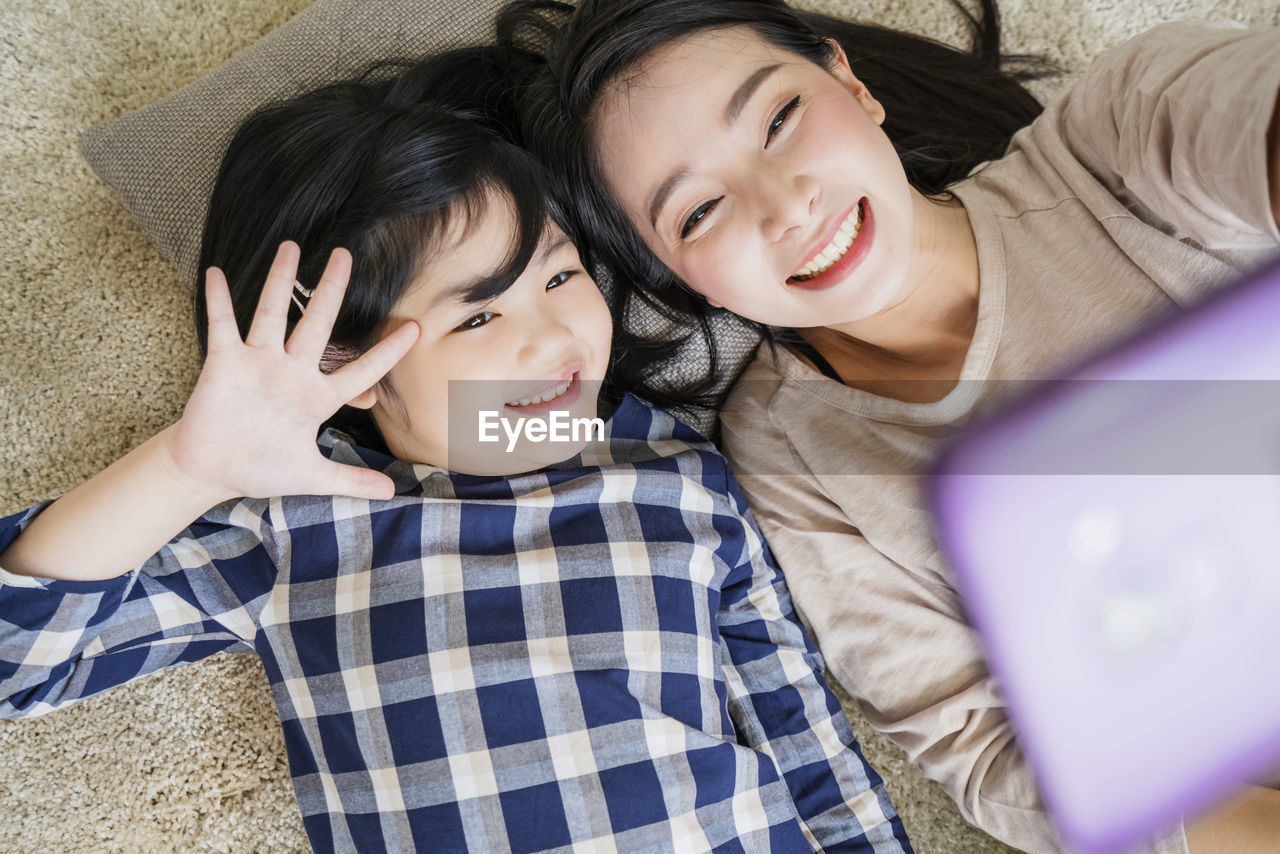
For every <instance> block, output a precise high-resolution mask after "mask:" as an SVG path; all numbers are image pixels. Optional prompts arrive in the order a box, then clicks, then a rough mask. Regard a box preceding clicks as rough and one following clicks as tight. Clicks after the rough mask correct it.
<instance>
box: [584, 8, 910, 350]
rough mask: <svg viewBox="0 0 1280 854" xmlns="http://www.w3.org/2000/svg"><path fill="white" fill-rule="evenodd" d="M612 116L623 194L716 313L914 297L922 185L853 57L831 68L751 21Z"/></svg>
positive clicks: (699, 39) (864, 308) (754, 313)
mask: <svg viewBox="0 0 1280 854" xmlns="http://www.w3.org/2000/svg"><path fill="white" fill-rule="evenodd" d="M597 118H598V123H597V142H598V150H599V151H600V156H601V158H602V164H603V168H604V173H605V179H606V182H607V184H608V186H609V190H610V192H611V193H612V194H613V196H614V198H615V199H616V200H617V201H618V202H619V204H620V205H621V207H622V209H623V211H624V212H625V213H626V214H627V217H628V218H629V219H630V220H631V222H632V223H633V224H634V225H635V227H636V229H638V231H639V233H640V235H641V237H642V238H643V239H644V241H645V243H646V244H648V246H649V247H650V248H651V249H652V250H653V251H654V252H655V253H656V254H657V256H658V257H659V258H660V259H661V260H662V261H663V262H664V263H666V265H667V266H668V267H669V268H670V269H671V270H672V272H674V273H675V274H676V275H677V276H679V277H680V278H681V279H683V280H684V281H685V282H686V283H687V284H688V285H689V286H690V287H692V288H693V289H695V290H696V291H698V292H699V293H701V294H702V295H703V296H705V297H706V298H707V300H708V301H709V302H711V303H712V304H714V305H718V306H723V307H725V308H728V309H729V310H731V311H733V312H735V313H737V314H740V315H742V316H744V317H748V318H751V319H753V320H756V321H760V322H763V323H768V324H772V325H776V326H788V327H795V328H804V327H814V326H830V325H835V324H838V323H847V322H851V321H856V320H861V319H864V318H867V317H870V316H872V315H874V314H876V313H877V312H880V311H881V310H883V309H885V308H887V307H890V306H892V305H894V304H896V303H897V302H899V301H901V300H902V299H903V298H904V297H905V295H906V293H907V287H908V284H909V283H908V281H907V279H908V276H907V265H908V260H909V257H910V251H909V250H910V247H911V245H912V240H913V235H914V230H915V217H914V213H913V195H914V191H913V190H912V189H911V187H910V185H909V184H908V183H907V179H906V175H905V173H904V172H903V168H902V164H901V161H900V160H899V158H898V156H897V154H896V153H895V151H894V149H893V146H892V144H891V143H890V142H889V139H888V137H886V136H885V134H884V132H883V130H882V129H881V128H880V123H881V122H882V121H883V120H884V110H883V108H882V107H881V106H880V104H879V102H877V101H876V100H875V99H874V98H872V97H871V95H870V93H868V91H867V89H866V88H865V87H864V86H863V85H862V84H861V83H860V82H859V81H858V80H857V79H856V78H855V77H854V76H853V73H852V72H851V71H850V69H849V65H848V62H847V61H846V59H845V57H844V55H843V53H840V55H839V63H838V64H837V66H836V68H835V69H834V70H833V71H828V70H827V69H825V68H822V67H820V66H818V65H815V64H813V63H812V62H809V61H808V60H806V59H803V58H801V57H800V56H798V55H795V54H791V53H788V52H786V51H783V50H781V49H779V48H776V47H774V46H772V45H770V44H769V43H768V42H765V41H764V40H762V39H761V38H760V37H759V36H757V35H756V34H755V33H754V32H753V31H752V30H750V29H749V28H747V27H730V28H726V29H719V30H710V31H702V32H697V33H694V34H692V35H689V36H687V37H685V38H683V39H680V40H678V41H676V42H673V43H671V44H670V45H667V46H664V47H662V48H660V49H659V50H657V51H655V52H654V53H653V54H652V55H651V56H649V57H648V58H646V59H645V60H643V61H642V62H641V63H640V67H639V69H638V73H636V74H628V75H625V77H624V79H622V80H620V81H616V82H615V83H614V84H613V86H612V87H611V89H610V90H609V91H608V92H607V93H606V94H605V95H604V96H603V97H602V99H601V101H600V104H599V107H598V113H597Z"/></svg>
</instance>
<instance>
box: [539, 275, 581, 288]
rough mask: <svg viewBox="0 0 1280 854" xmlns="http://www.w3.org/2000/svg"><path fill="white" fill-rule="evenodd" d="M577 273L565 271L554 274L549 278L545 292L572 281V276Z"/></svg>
mask: <svg viewBox="0 0 1280 854" xmlns="http://www.w3.org/2000/svg"><path fill="white" fill-rule="evenodd" d="M577 272H578V271H577V270H565V271H564V272H561V273H556V274H555V275H554V276H552V277H551V281H549V282H547V290H551V289H552V288H558V287H560V286H561V285H563V284H564V283H565V282H567V281H569V280H570V279H572V278H573V276H574V274H575V273H577Z"/></svg>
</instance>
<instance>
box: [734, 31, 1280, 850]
mask: <svg viewBox="0 0 1280 854" xmlns="http://www.w3.org/2000/svg"><path fill="white" fill-rule="evenodd" d="M1278 92H1280V30H1267V31H1250V30H1243V29H1239V28H1234V27H1225V26H1212V27H1210V26H1205V25H1187V24H1171V25H1165V26H1162V27H1158V28H1156V29H1154V30H1151V31H1150V32H1148V33H1146V34H1144V35H1142V36H1139V37H1138V38H1136V39H1134V40H1132V41H1130V42H1129V43H1127V44H1125V45H1122V46H1120V47H1118V48H1115V49H1113V50H1111V51H1109V52H1107V53H1105V54H1103V55H1102V56H1101V57H1100V58H1099V59H1098V60H1097V61H1096V62H1095V63H1094V64H1093V66H1092V67H1091V68H1090V70H1089V71H1088V72H1087V73H1086V74H1085V76H1084V77H1083V78H1082V79H1081V80H1080V81H1079V82H1078V83H1077V84H1076V85H1075V86H1074V87H1073V88H1072V89H1071V90H1070V91H1069V92H1068V93H1067V94H1066V95H1065V96H1064V97H1063V98H1061V99H1060V100H1058V101H1056V102H1055V103H1054V104H1052V105H1051V106H1050V107H1049V108H1048V109H1047V110H1046V111H1045V113H1044V114H1043V115H1042V116H1041V117H1040V118H1039V119H1038V120H1037V121H1036V122H1035V123H1033V124H1032V125H1031V126H1030V127H1028V128H1025V129H1024V130H1022V131H1021V132H1019V133H1018V134H1017V135H1016V136H1015V137H1014V140H1013V143H1012V145H1011V147H1010V150H1009V153H1008V154H1007V155H1006V156H1005V157H1004V158H1002V159H1000V160H999V161H995V162H992V163H989V164H986V165H984V166H983V167H981V168H980V169H979V170H977V171H976V172H975V173H974V174H973V175H971V176H970V177H969V178H967V179H966V180H964V181H963V182H961V183H959V184H958V185H956V186H955V187H954V188H953V190H954V192H955V194H956V196H957V197H958V198H959V200H960V201H961V202H962V203H963V205H964V206H965V209H966V211H967V212H968V214H969V218H970V222H971V223H972V227H973V232H974V236H975V238H976V240H977V248H978V263H979V269H980V288H979V306H978V318H977V325H976V329H975V332H974V337H973V342H972V345H971V346H970V349H969V351H968V353H967V356H966V358H965V361H964V366H963V370H962V374H961V382H960V383H959V384H958V385H957V387H956V389H955V390H954V391H952V392H951V393H950V394H949V395H948V396H947V397H945V398H944V399H942V400H940V401H938V402H936V403H929V404H908V403H903V402H901V401H898V400H894V399H890V398H885V397H879V396H876V395H874V394H870V393H867V392H865V391H860V390H856V389H852V388H849V387H847V386H845V385H842V384H841V383H838V382H835V381H833V380H830V379H827V378H825V377H823V376H822V375H821V374H819V373H817V372H816V371H814V370H813V369H812V368H810V367H809V366H808V365H807V364H806V363H805V362H804V361H802V360H801V359H800V358H798V357H797V356H796V355H795V354H793V353H791V352H787V351H780V352H778V353H777V355H776V356H774V355H772V354H771V353H770V352H769V351H768V348H764V347H762V348H761V349H760V351H759V353H758V354H757V356H756V359H755V361H754V362H753V363H752V364H751V366H750V367H749V368H748V369H747V371H746V373H745V374H744V375H743V377H742V379H741V380H740V381H739V383H738V385H736V386H735V388H734V391H733V393H732V394H731V396H730V398H729V401H728V403H727V404H726V406H725V408H724V410H723V412H722V414H721V426H722V430H723V443H724V446H725V450H726V452H727V454H728V456H729V458H730V459H731V460H732V462H733V465H734V468H735V470H736V471H737V472H738V474H739V475H740V477H741V481H742V486H743V488H744V490H745V491H746V493H747V496H748V498H749V500H750V503H751V507H752V509H753V510H754V511H755V513H756V516H757V518H758V519H759V522H760V525H761V527H762V528H763V529H764V531H765V533H766V535H767V536H768V540H769V543H770V545H771V546H772V548H773V550H774V552H775V554H776V555H777V558H778V561H779V563H780V564H781V566H782V568H783V570H784V571H785V573H786V577H787V581H788V583H789V585H790V588H791V591H792V594H793V596H794V598H795V602H796V604H797V606H798V607H799V609H800V611H801V612H802V614H803V615H804V617H805V619H806V620H807V621H808V623H809V624H810V626H811V627H812V629H813V631H814V634H815V636H816V639H817V641H818V644H819V646H820V648H821V649H822V651H823V653H824V654H825V655H826V658H827V663H828V665H829V666H830V668H831V670H832V672H833V673H834V674H835V675H836V677H837V678H839V679H840V681H841V682H842V683H843V684H844V685H845V686H846V687H847V688H848V689H849V690H850V691H851V693H853V694H854V695H855V696H856V697H857V698H858V699H859V700H860V701H861V702H862V705H863V707H864V708H865V710H866V714H867V718H868V720H869V721H870V722H871V723H872V725H874V726H875V727H877V728H878V729H880V730H882V731H884V732H886V733H888V734H889V735H890V736H891V737H892V738H893V740H894V741H896V742H897V743H898V744H900V745H901V746H902V747H903V748H904V749H905V750H906V751H907V753H908V754H909V755H910V757H911V759H912V760H913V761H915V762H916V763H918V764H919V765H920V766H921V767H922V768H923V769H924V771H925V773H926V774H928V775H929V776H930V777H932V778H933V779H936V780H938V781H939V782H940V783H941V784H942V785H943V786H944V787H945V788H946V790H947V791H948V792H949V793H950V794H951V796H952V797H953V798H955V800H956V802H957V803H958V805H959V807H960V809H961V811H962V812H963V813H964V815H965V816H966V817H967V818H968V819H969V820H970V821H972V822H973V823H974V824H976V825H978V826H979V827H981V828H983V829H984V830H986V831H987V832H989V833H991V834H992V835H993V836H996V837H997V838H999V839H1001V840H1003V841H1005V842H1007V843H1009V844H1011V845H1014V846H1016V847H1020V848H1023V849H1025V850H1028V851H1033V852H1042V851H1058V850H1064V849H1063V843H1062V841H1061V839H1060V838H1059V836H1058V835H1057V833H1056V831H1055V830H1054V828H1053V826H1052V824H1051V823H1050V821H1049V820H1048V818H1047V817H1046V815H1045V814H1044V811H1043V807H1042V805H1041V803H1040V800H1039V797H1038V795H1037V793H1036V790H1035V786H1034V783H1033V778H1032V776H1031V774H1030V772H1029V770H1028V769H1027V767H1026V765H1025V762H1024V760H1023V757H1022V754H1021V753H1020V751H1019V750H1018V747H1017V745H1016V744H1015V743H1014V742H1013V735H1012V733H1011V731H1010V728H1009V725H1008V722H1007V719H1006V717H1005V710H1004V701H1003V700H1002V698H1001V696H1000V693H999V691H998V689H997V686H996V685H994V684H993V680H992V678H991V676H990V674H989V673H988V672H987V668H986V665H985V663H984V661H983V658H982V654H981V651H980V649H979V647H978V643H977V640H976V637H975V634H974V632H973V630H972V629H971V628H970V627H969V626H968V624H967V623H966V622H965V619H964V617H963V614H962V611H961V606H960V602H959V601H958V600H957V597H956V593H955V591H954V590H953V588H952V584H951V579H950V573H949V570H948V568H947V567H946V565H945V564H944V562H943V560H942V558H941V556H940V554H939V552H938V549H937V546H936V544H935V542H934V538H933V530H932V524H931V521H930V518H929V517H928V515H927V513H926V511H925V505H924V501H923V499H922V495H921V490H920V487H921V479H920V474H921V473H922V472H924V471H925V470H927V468H928V467H929V465H930V463H931V461H932V460H933V459H934V455H935V451H936V445H937V442H938V441H939V439H940V438H941V437H942V436H943V435H945V434H946V433H947V431H948V428H949V426H951V425H955V424H958V423H960V422H962V421H963V420H965V419H968V418H970V417H972V415H973V414H974V413H975V412H978V411H981V410H983V409H985V408H988V407H989V406H990V405H992V403H993V400H994V398H996V397H999V391H998V390H999V389H1000V388H1007V385H1006V384H1002V383H998V382H997V383H990V382H984V381H988V380H1017V379H1034V378H1042V377H1046V376H1048V375H1050V374H1051V373H1052V372H1053V371H1054V370H1055V369H1061V368H1062V367H1065V366H1066V365H1069V364H1071V363H1073V362H1076V361H1078V360H1079V359H1080V358H1082V357H1083V356H1085V355H1087V354H1088V353H1089V352H1090V351H1092V350H1094V349H1097V348H1099V347H1100V346H1102V345H1105V344H1107V343H1109V342H1114V341H1115V340H1116V339H1117V338H1119V337H1121V336H1124V335H1126V334H1128V333H1130V332H1132V331H1134V330H1135V329H1136V328H1137V327H1139V326H1140V325H1142V324H1143V323H1145V322H1147V321H1149V320H1150V319H1151V318H1152V317H1153V316H1155V315H1157V314H1159V313H1160V312H1164V311H1171V310H1174V309H1176V308H1177V307H1179V306H1185V305H1188V304H1190V303H1192V302H1194V301H1196V300H1197V299H1198V298H1199V297H1201V296H1202V295H1204V294H1205V293H1207V292H1208V291H1210V290H1212V289H1213V288H1214V287H1215V286H1217V285H1218V284H1220V283H1223V282H1226V281H1229V280H1231V279H1232V278H1233V277H1235V276H1236V275H1237V274H1238V273H1239V271H1242V270H1245V269H1247V268H1250V267H1253V266H1257V265H1259V264H1261V263H1263V262H1264V261H1265V260H1266V259H1267V258H1269V257H1270V256H1272V255H1274V254H1275V253H1276V250H1277V247H1278V246H1280V230H1278V229H1277V226H1276V222H1275V219H1274V217H1273V214H1272V211H1271V207H1270V201H1269V197H1268V189H1267V164H1266V147H1265V140H1266V131H1267V127H1268V123H1269V120H1270V117H1271V115H1272V112H1273V110H1274V109H1275V106H1276V99H1277V94H1278ZM1148 850H1158V851H1162V852H1163V851H1167V852H1181V851H1185V850H1186V842H1185V838H1184V835H1183V834H1182V832H1181V830H1180V829H1176V830H1174V831H1173V832H1172V833H1171V834H1170V835H1169V836H1168V837H1166V838H1164V839H1161V840H1158V841H1156V842H1153V844H1152V846H1151V847H1150V849H1148Z"/></svg>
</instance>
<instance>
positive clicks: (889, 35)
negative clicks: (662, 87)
mask: <svg viewBox="0 0 1280 854" xmlns="http://www.w3.org/2000/svg"><path fill="white" fill-rule="evenodd" d="M951 2H952V3H953V4H954V5H955V6H956V8H958V9H959V10H960V12H961V13H963V15H964V16H965V19H966V21H967V23H968V25H969V28H970V30H971V32H972V34H973V45H972V48H971V50H970V51H968V52H965V51H962V50H959V49H956V48H954V47H950V46H947V45H944V44H941V43H939V42H936V41H933V40H931V39H928V38H925V37H923V36H918V35H913V34H910V33H903V32H899V31H896V30H891V29H887V28H884V27H879V26H875V25H871V24H864V23H854V22H851V21H845V20H841V19H839V18H834V17H831V16H828V15H822V14H818V13H814V12H802V11H798V10H796V9H793V8H791V7H790V6H788V5H787V4H786V3H785V2H784V1H783V0H580V2H579V3H578V5H577V7H576V9H575V8H574V7H573V6H570V5H569V4H567V3H562V2H557V0H512V2H510V3H508V4H507V5H506V6H505V7H504V8H503V10H502V11H501V12H500V13H499V17H498V34H499V40H500V42H502V43H504V44H509V45H521V46H523V47H526V48H529V49H534V50H539V51H541V52H542V53H543V54H544V55H545V57H546V68H545V70H544V72H543V73H542V74H540V75H535V76H533V77H532V78H530V83H531V85H530V92H529V95H528V96H526V106H525V114H524V115H525V127H526V133H528V134H529V137H530V138H529V142H530V144H531V145H532V146H533V148H534V150H536V151H537V152H538V154H539V156H540V157H541V158H542V159H543V160H544V161H546V162H547V163H548V164H550V165H551V167H552V170H553V172H555V173H558V174H559V176H560V177H561V180H562V181H563V191H564V192H565V194H566V195H567V197H568V198H569V199H570V200H571V201H572V203H573V211H572V215H573V216H575V217H576V225H577V231H578V233H579V234H582V235H584V236H585V237H586V240H587V241H588V242H589V243H590V244H591V246H592V248H593V250H594V251H595V252H596V253H597V254H598V257H599V259H600V261H601V262H603V264H604V265H605V266H606V267H607V268H608V271H609V273H610V274H611V275H612V277H613V279H614V281H615V287H614V288H613V289H612V291H611V292H610V294H609V300H610V307H611V309H612V310H613V312H614V319H615V322H614V330H615V341H614V370H615V374H616V377H617V379H618V381H620V382H622V383H624V384H626V385H627V386H628V387H630V388H632V389H635V390H637V391H640V392H641V393H642V394H644V395H646V396H648V397H649V398H650V399H652V400H654V401H655V402H657V403H661V404H664V405H667V406H677V407H680V406H714V405H716V403H717V402H718V401H717V400H716V395H715V391H716V389H717V386H719V385H722V383H720V382H719V379H720V378H719V377H718V371H717V353H716V341H715V338H714V337H713V336H712V334H711V326H710V321H711V319H712V318H713V317H715V316H717V315H723V314H725V312H724V311H723V310H722V309H715V308H712V307H711V306H709V305H708V304H707V303H706V302H705V301H704V300H703V299H702V298H701V297H699V296H697V295H696V294H694V293H693V292H692V291H690V290H689V289H688V288H687V287H685V286H684V284H683V283H682V282H680V281H679V279H678V278H677V277H676V276H675V275H674V274H673V273H671V271H670V270H668V269H667V268H666V266H665V265H664V264H663V263H662V262H661V261H659V260H658V258H657V256H655V255H654V254H653V252H652V251H650V250H649V248H648V247H647V246H646V245H645V243H644V241H643V240H642V239H641V238H640V236H639V234H638V233H637V232H636V230H635V228H634V227H633V226H632V225H631V224H630V222H629V221H628V220H627V218H626V216H625V215H624V214H623V213H622V211H621V209H620V208H619V207H618V205H617V204H616V203H615V202H614V200H613V199H612V197H611V196H610V195H609V192H608V190H607V185H606V183H605V180H604V171H603V168H602V164H601V161H600V157H599V150H598V145H597V139H596V137H595V124H596V122H595V120H596V117H597V112H596V111H597V107H598V105H599V101H600V97H601V95H602V94H603V93H604V92H605V91H606V90H607V87H608V86H610V85H611V84H612V83H613V82H614V81H616V80H618V79H620V78H622V77H623V76H624V75H628V74H630V73H632V72H633V71H634V70H635V69H636V67H637V64H638V63H639V62H640V61H642V60H643V59H644V58H646V57H647V56H649V55H650V54H651V53H652V52H653V50H655V49H656V48H658V47H660V46H662V45H665V44H668V43H670V42H672V41H674V40H676V39H679V38H681V37H683V36H686V35H688V34H690V33H693V32H697V31H701V30H707V29H715V28H721V27H730V26H739V25H741V26H747V27H750V28H751V29H752V30H754V31H755V32H756V33H757V34H758V35H759V36H760V37H761V38H763V39H764V40H765V41H767V42H769V43H770V44H773V45H775V46H777V47H780V48H782V49H784V50H787V51H790V52H792V53H794V54H797V55H799V56H802V57H804V58H806V59H808V60H810V61H812V62H814V63H816V64H818V65H821V66H823V67H825V68H828V69H829V68H831V67H832V66H833V64H834V62H835V58H836V57H835V51H834V50H833V48H832V46H831V44H830V42H829V41H828V39H834V40H835V41H836V42H837V43H838V44H839V45H840V46H841V48H843V49H844V52H845V54H846V55H847V56H848V59H849V63H850V65H851V67H852V69H853V72H854V74H855V75H857V77H858V79H859V80H861V81H862V82H863V83H865V84H866V86H867V88H868V89H869V90H870V91H871V93H872V94H873V95H874V96H875V97H876V98H877V99H878V100H879V101H880V102H881V104H883V105H884V107H885V112H886V114H887V115H886V119H885V122H884V125H883V127H884V130H885V133H886V134H887V136H888V137H889V139H890V141H891V142H892V143H893V145H894V148H895V149H896V150H897V152H898V155H899V157H900V158H901V159H902V163H903V166H904V168H905V170H906V173H907V179H908V180H909V181H910V182H911V184H912V185H913V186H914V187H915V188H916V189H917V190H919V191H920V192H922V193H924V194H926V195H936V194H939V193H942V192H943V191H944V190H945V188H946V187H947V186H948V185H950V184H952V183H954V182H956V181H958V180H960V179H961V178H964V177H965V176H966V175H967V174H968V173H969V172H970V171H971V170H972V169H973V168H974V167H975V166H977V165H978V164H979V163H982V162H983V161H986V160H991V159H994V158H997V157H1000V156H1001V155H1002V154H1003V153H1004V151H1005V149H1006V147H1007V146H1008V144H1009V139H1010V137H1012V135H1013V134H1014V132H1015V131H1017V130H1018V129H1019V128H1021V127H1023V126H1024V125H1026V124H1028V123H1030V122H1031V120H1032V119H1034V118H1035V117H1036V116H1037V115H1038V114H1039V113H1040V111H1041V109H1042V108H1041V105H1040V104H1039V103H1038V102H1037V101H1036V100H1035V98H1033V97H1032V96H1031V94H1030V93H1028V92H1027V91H1026V90H1025V89H1024V88H1023V87H1022V85H1021V82H1022V81H1026V80H1029V79H1033V78H1036V77H1041V76H1045V75H1046V74H1048V73H1052V71H1053V68H1052V66H1051V65H1049V64H1048V63H1047V62H1045V61H1043V60H1041V59H1038V58H1034V57H1025V56H1018V57H1002V56H1001V54H1000V21H999V16H998V13H997V9H996V3H995V0H980V3H981V10H980V12H979V14H978V15H976V16H975V15H973V14H972V13H970V12H969V11H968V10H966V9H965V8H964V7H963V6H962V5H960V2H959V0H951ZM1006 66H1007V68H1006ZM637 310H640V311H645V310H649V311H652V310H656V311H657V313H658V314H659V315H660V316H661V317H662V318H664V319H665V321H668V322H669V323H670V324H671V325H670V329H671V330H673V331H668V332H665V333H664V334H661V335H659V336H656V337H654V336H648V335H645V334H642V333H637V332H635V331H634V324H628V323H627V320H628V319H630V318H632V317H633V316H635V314H636V312H637ZM739 320H740V322H741V323H742V324H743V325H745V326H747V327H749V328H754V330H755V331H756V333H757V334H759V335H761V336H764V337H765V338H766V339H769V340H774V338H775V335H776V330H771V329H769V328H767V327H765V326H763V325H761V324H756V323H752V322H751V321H747V320H745V319H739ZM698 338H700V339H701V341H702V342H703V348H704V351H705V353H706V355H707V356H708V361H707V369H706V371H705V372H704V373H702V374H700V375H697V376H694V377H692V378H691V379H689V380H688V381H686V382H684V383H683V384H679V385H674V384H672V383H671V382H670V381H669V380H668V379H667V377H669V376H670V375H671V366H670V365H669V364H663V362H664V360H665V359H666V358H667V357H669V356H670V354H672V353H675V352H678V351H680V350H681V349H682V348H683V347H684V345H685V344H686V343H689V342H690V339H698Z"/></svg>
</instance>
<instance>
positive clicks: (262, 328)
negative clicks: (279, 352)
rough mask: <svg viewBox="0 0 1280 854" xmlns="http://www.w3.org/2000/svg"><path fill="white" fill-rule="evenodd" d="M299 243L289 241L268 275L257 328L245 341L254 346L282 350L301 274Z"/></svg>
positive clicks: (256, 316)
mask: <svg viewBox="0 0 1280 854" xmlns="http://www.w3.org/2000/svg"><path fill="white" fill-rule="evenodd" d="M299 254H300V250H299V249H298V244H296V243H294V242H293V241H292V240H286V241H285V242H284V243H281V244H280V248H279V249H278V250H276V258H275V260H274V261H272V262H271V269H270V270H269V271H268V272H267V281H266V283H264V284H263V286H262V294H261V295H260V296H259V297H258V308H257V310H255V311H254V313H253V325H252V326H250V327H249V334H248V335H247V336H246V337H245V339H244V342H245V343H246V344H248V345H249V346H250V347H270V346H272V345H274V346H276V347H279V346H282V345H283V342H284V330H285V324H286V323H287V322H288V319H289V304H290V294H292V293H293V283H294V282H295V281H296V278H295V277H296V276H297V274H298V255H299Z"/></svg>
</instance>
